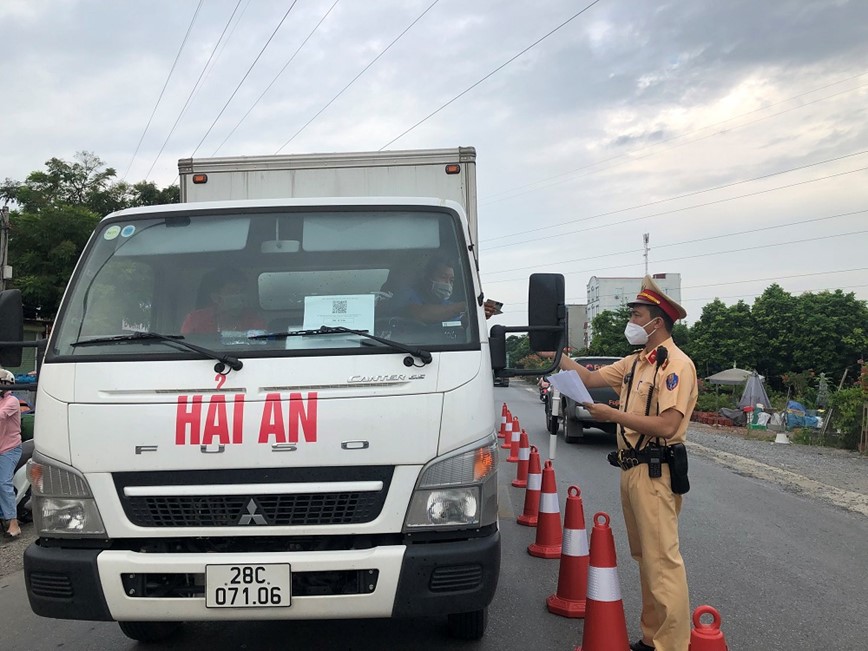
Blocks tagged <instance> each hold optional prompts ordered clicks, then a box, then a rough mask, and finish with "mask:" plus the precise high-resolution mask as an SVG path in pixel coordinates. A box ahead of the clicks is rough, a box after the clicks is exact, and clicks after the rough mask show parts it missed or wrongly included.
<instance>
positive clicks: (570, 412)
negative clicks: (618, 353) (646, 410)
mask: <svg viewBox="0 0 868 651" xmlns="http://www.w3.org/2000/svg"><path fill="white" fill-rule="evenodd" d="M619 359H621V358H620V357H573V360H574V361H575V362H578V363H579V364H581V365H582V366H584V367H586V368H587V369H588V370H590V371H596V370H597V369H599V368H601V367H603V366H608V365H609V364H614V363H615V362H617V361H618V360H619ZM588 392H589V393H590V394H591V397H592V398H593V399H594V402H600V403H603V404H607V405H609V406H611V407H616V408H617V407H618V405H619V403H620V397H619V396H618V394H617V393H616V392H615V390H614V389H612V388H611V387H608V386H606V387H598V388H593V389H588ZM561 421H563V424H564V440H565V441H566V442H567V443H576V442H578V441H580V440H581V439H582V438H583V437H584V435H585V428H586V427H596V428H598V429H601V430H603V431H604V432H606V433H608V434H613V435H614V434H616V433H617V430H616V429H615V423H598V422H595V421H594V420H593V419H592V418H591V414H590V412H589V411H588V410H587V409H585V408H584V407H582V406H581V405H579V404H576V402H575V400H573V399H572V398H568V397H567V396H564V395H561V394H560V393H559V392H557V391H553V392H550V393H549V400H548V401H546V429H547V430H548V431H549V432H551V433H552V434H557V432H558V429H559V428H560V422H561Z"/></svg>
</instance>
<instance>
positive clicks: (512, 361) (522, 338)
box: [506, 335, 531, 368]
mask: <svg viewBox="0 0 868 651" xmlns="http://www.w3.org/2000/svg"><path fill="white" fill-rule="evenodd" d="M530 354H531V352H530V339H529V338H528V336H527V335H510V336H509V337H507V338H506V356H507V358H508V361H509V365H510V366H512V367H513V368H524V367H522V366H520V365H519V364H520V362H521V360H523V359H524V358H526V357H527V356H528V355H530Z"/></svg>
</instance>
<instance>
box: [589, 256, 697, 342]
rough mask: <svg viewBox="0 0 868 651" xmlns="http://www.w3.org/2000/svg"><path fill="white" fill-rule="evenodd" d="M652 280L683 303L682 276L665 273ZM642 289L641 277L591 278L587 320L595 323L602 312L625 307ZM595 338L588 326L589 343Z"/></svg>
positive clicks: (667, 293) (653, 276)
mask: <svg viewBox="0 0 868 651" xmlns="http://www.w3.org/2000/svg"><path fill="white" fill-rule="evenodd" d="M651 277H652V278H654V280H655V281H656V282H657V284H658V285H659V286H660V289H662V290H663V291H664V292H665V293H666V295H668V296H671V297H672V299H673V300H674V301H676V302H677V303H680V302H681V274H676V273H665V274H652V275H651ZM640 289H642V278H641V277H636V278H632V277H626V276H621V277H612V278H609V277H599V276H591V279H590V280H588V306H587V320H588V322H589V323H592V322H593V321H594V317H596V316H597V315H598V314H600V313H601V312H605V311H607V310H609V311H614V310H617V309H618V308H621V307H624V306H625V305H627V303H629V302H630V301H631V300H633V299H634V298H636V294H638V293H639V290H640ZM592 337H593V332H592V331H591V327H590V325H589V326H588V342H590V340H591V338H592Z"/></svg>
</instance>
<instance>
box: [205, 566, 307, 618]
mask: <svg viewBox="0 0 868 651" xmlns="http://www.w3.org/2000/svg"><path fill="white" fill-rule="evenodd" d="M291 585H292V583H291V582H290V570H289V563H271V564H266V565H206V566H205V606H206V607H207V608H280V607H287V606H289V605H290V600H291V594H290V592H291V591H290V586H291Z"/></svg>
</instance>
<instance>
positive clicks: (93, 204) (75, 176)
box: [0, 151, 179, 318]
mask: <svg viewBox="0 0 868 651" xmlns="http://www.w3.org/2000/svg"><path fill="white" fill-rule="evenodd" d="M115 176H116V173H115V170H114V169H113V168H111V167H107V166H106V165H105V163H104V162H103V161H102V160H101V159H100V158H99V157H98V156H96V155H95V154H93V153H90V152H86V151H82V152H78V153H77V154H76V155H75V156H74V161H73V162H68V161H65V160H63V159H60V158H51V159H50V160H48V161H47V162H46V163H45V169H44V170H37V171H34V172H31V173H30V174H29V175H28V177H27V178H26V179H25V180H24V181H23V182H19V181H15V180H13V179H6V180H5V181H4V182H3V183H2V184H0V200H2V202H3V203H4V204H9V203H11V204H13V205H14V206H15V207H16V210H14V211H12V212H11V213H10V223H11V228H12V230H11V234H10V237H9V259H10V261H11V264H12V265H13V266H14V268H15V279H14V285H15V286H16V287H18V288H19V289H21V294H22V298H23V300H24V303H25V305H26V306H28V307H29V308H31V309H32V310H34V311H36V312H37V313H39V314H40V315H41V316H44V317H48V318H51V317H53V316H54V315H55V313H56V312H57V307H58V305H59V302H60V297H61V295H62V294H63V290H64V288H65V287H66V283H67V282H68V280H69V276H70V274H71V273H72V270H73V268H74V267H75V263H76V261H77V260H78V257H79V256H80V255H81V251H82V249H83V248H84V245H85V244H86V242H87V239H88V237H89V236H90V233H91V232H92V231H93V229H94V227H95V226H96V224H97V223H98V222H99V219H100V218H101V217H103V216H104V215H107V214H108V213H111V212H114V211H116V210H121V209H123V208H129V207H131V206H144V205H153V204H156V203H176V202H177V201H178V199H179V190H178V188H177V187H175V186H170V187H168V188H164V189H162V190H161V189H159V188H157V186H156V185H155V184H154V183H150V182H146V181H142V182H140V183H136V184H135V185H130V184H128V183H125V182H122V181H115V180H114V178H115Z"/></svg>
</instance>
